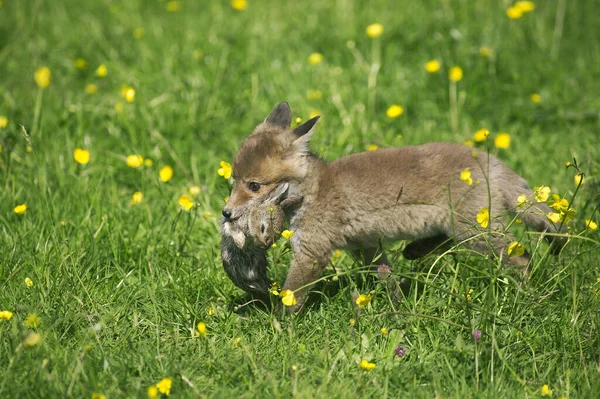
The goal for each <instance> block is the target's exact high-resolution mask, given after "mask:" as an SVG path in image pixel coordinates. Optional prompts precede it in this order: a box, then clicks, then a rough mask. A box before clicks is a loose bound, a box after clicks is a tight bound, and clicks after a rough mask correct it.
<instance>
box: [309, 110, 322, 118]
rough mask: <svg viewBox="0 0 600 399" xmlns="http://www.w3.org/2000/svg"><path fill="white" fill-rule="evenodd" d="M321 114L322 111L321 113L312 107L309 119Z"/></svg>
mask: <svg viewBox="0 0 600 399" xmlns="http://www.w3.org/2000/svg"><path fill="white" fill-rule="evenodd" d="M319 115H321V113H320V112H319V111H318V110H316V109H311V110H310V113H309V114H308V119H312V118H315V117H317V116H319Z"/></svg>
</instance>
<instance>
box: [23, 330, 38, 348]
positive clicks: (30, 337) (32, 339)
mask: <svg viewBox="0 0 600 399" xmlns="http://www.w3.org/2000/svg"><path fill="white" fill-rule="evenodd" d="M40 342H42V336H41V335H40V334H38V333H36V332H29V334H27V336H26V337H25V339H24V340H23V346H24V347H26V348H31V347H34V346H36V345H37V344H39V343H40Z"/></svg>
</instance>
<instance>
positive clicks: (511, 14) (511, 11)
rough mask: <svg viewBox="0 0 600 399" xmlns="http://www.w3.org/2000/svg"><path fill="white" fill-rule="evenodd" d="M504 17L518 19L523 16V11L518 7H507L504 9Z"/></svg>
mask: <svg viewBox="0 0 600 399" xmlns="http://www.w3.org/2000/svg"><path fill="white" fill-rule="evenodd" d="M506 15H507V16H508V18H510V19H519V18H521V17H522V16H523V10H521V8H519V7H514V6H513V7H509V8H507V9H506Z"/></svg>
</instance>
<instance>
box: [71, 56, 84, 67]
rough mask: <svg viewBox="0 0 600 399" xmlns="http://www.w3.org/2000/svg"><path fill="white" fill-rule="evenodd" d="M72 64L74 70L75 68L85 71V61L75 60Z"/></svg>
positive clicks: (81, 59)
mask: <svg viewBox="0 0 600 399" xmlns="http://www.w3.org/2000/svg"><path fill="white" fill-rule="evenodd" d="M73 64H74V65H75V68H77V69H85V67H86V66H87V61H86V60H85V59H83V58H75V61H73Z"/></svg>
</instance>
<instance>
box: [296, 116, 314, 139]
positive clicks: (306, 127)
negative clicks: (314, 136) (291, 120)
mask: <svg viewBox="0 0 600 399" xmlns="http://www.w3.org/2000/svg"><path fill="white" fill-rule="evenodd" d="M319 118H320V116H315V117H314V118H312V119H309V120H307V121H306V122H304V123H303V124H302V125H300V126H298V127H297V128H295V129H294V134H295V135H296V136H297V137H302V136H304V135H305V134H306V133H308V132H310V129H312V128H313V126H314V125H315V123H317V121H318V120H319Z"/></svg>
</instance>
